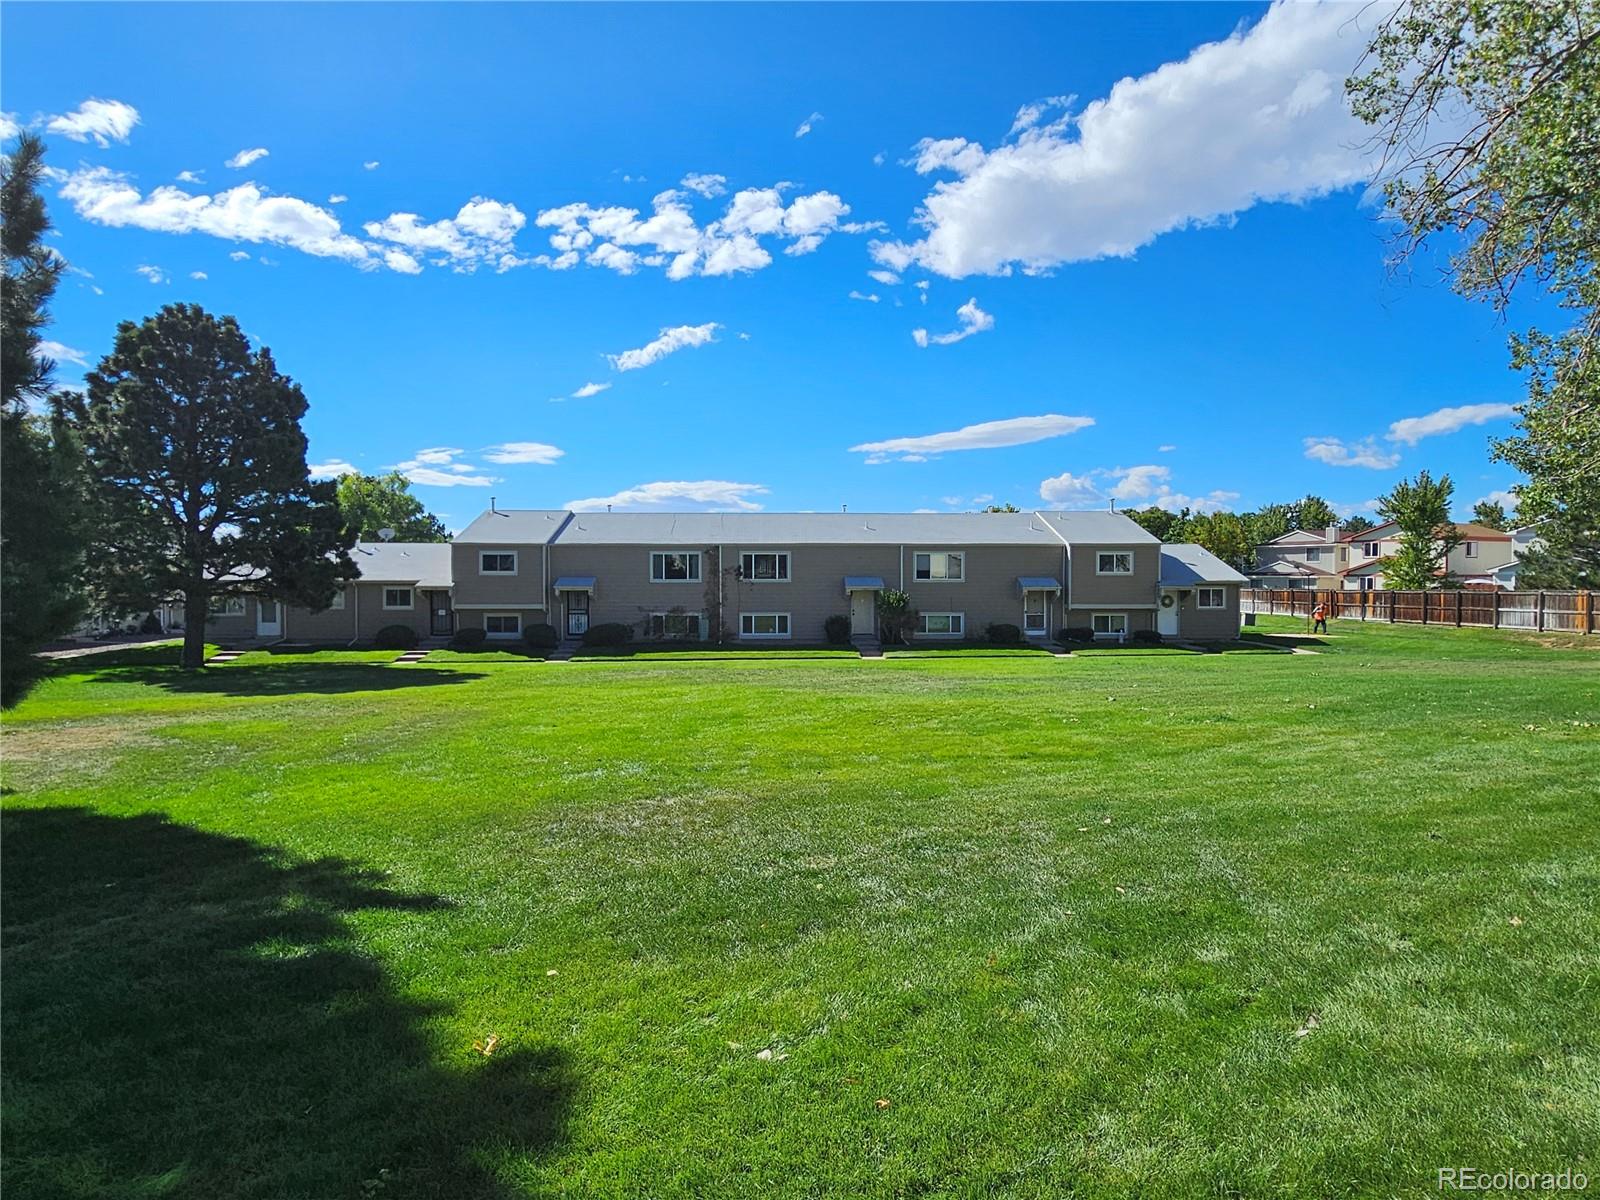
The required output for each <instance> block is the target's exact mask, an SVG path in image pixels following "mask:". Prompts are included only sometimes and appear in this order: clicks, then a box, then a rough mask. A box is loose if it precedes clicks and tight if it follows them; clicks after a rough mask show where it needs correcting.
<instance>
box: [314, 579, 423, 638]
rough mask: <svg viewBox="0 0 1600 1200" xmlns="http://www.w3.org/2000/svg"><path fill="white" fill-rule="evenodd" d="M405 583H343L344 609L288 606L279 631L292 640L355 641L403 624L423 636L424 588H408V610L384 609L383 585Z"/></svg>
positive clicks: (392, 585)
mask: <svg viewBox="0 0 1600 1200" xmlns="http://www.w3.org/2000/svg"><path fill="white" fill-rule="evenodd" d="M395 586H407V585H397V584H382V583H352V584H346V585H345V596H344V608H342V609H337V608H329V609H324V610H323V611H322V612H312V611H311V610H310V609H306V608H290V609H288V610H287V614H286V617H285V622H284V627H283V633H284V636H285V637H286V638H288V639H289V640H290V641H294V642H341V643H342V642H349V641H351V640H352V639H353V640H355V641H359V642H368V641H371V640H372V637H373V635H374V634H376V633H377V632H378V630H380V629H382V628H384V626H386V625H405V626H407V627H408V628H411V629H414V630H416V632H417V634H418V635H419V636H421V637H427V636H428V631H429V628H430V625H429V618H428V604H429V600H430V599H431V597H430V595H429V592H430V590H437V589H428V588H419V587H413V588H412V589H411V607H410V608H409V609H386V608H384V607H383V592H384V589H385V588H386V587H395Z"/></svg>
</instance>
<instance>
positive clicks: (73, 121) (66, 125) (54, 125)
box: [44, 99, 139, 150]
mask: <svg viewBox="0 0 1600 1200" xmlns="http://www.w3.org/2000/svg"><path fill="white" fill-rule="evenodd" d="M138 123H139V110H138V109H137V108H134V107H133V105H131V104H124V103H123V102H122V101H121V100H96V99H89V100H85V101H84V102H83V103H82V104H80V105H78V107H77V109H76V110H75V111H73V112H69V113H62V114H61V115H60V116H56V117H51V118H50V119H49V120H48V121H46V122H45V124H44V127H45V130H46V132H48V133H59V134H60V135H61V136H62V137H67V138H71V139H72V140H73V141H75V142H87V141H93V142H95V143H96V144H97V145H99V147H100V149H102V150H104V149H106V148H107V147H108V146H110V145H111V143H112V142H126V141H127V140H128V135H129V134H130V133H132V132H133V127H134V126H135V125H137V124H138Z"/></svg>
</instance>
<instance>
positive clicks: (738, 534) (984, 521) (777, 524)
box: [458, 512, 1154, 547]
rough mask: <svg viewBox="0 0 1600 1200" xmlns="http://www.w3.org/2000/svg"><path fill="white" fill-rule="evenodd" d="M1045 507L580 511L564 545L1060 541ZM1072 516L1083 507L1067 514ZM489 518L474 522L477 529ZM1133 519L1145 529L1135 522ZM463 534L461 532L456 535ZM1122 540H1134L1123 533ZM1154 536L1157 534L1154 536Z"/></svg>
mask: <svg viewBox="0 0 1600 1200" xmlns="http://www.w3.org/2000/svg"><path fill="white" fill-rule="evenodd" d="M1046 515H1047V514H1039V513H1028V512H1021V513H849V512H847V513H764V512H763V513H748V512H741V513H650V512H580V513H573V514H572V519H571V520H570V521H568V522H567V524H566V525H565V526H564V527H563V528H562V529H561V532H560V533H559V534H558V535H557V537H556V543H557V544H558V545H616V546H641V545H650V546H667V547H671V546H709V545H730V546H778V547H782V546H799V545H819V544H837V545H848V544H861V543H876V544H884V545H904V546H975V545H1024V546H1025V545H1039V546H1059V545H1060V544H1061V543H1060V541H1059V540H1058V539H1057V537H1056V535H1055V534H1054V533H1052V532H1051V530H1050V527H1049V525H1048V524H1047V523H1046V520H1045V516H1046ZM1063 515H1067V516H1074V515H1077V514H1070V513H1069V514H1063ZM483 520H484V518H482V517H480V518H479V519H478V521H475V522H473V525H472V527H471V528H473V529H475V528H477V526H478V525H479V524H480V523H481V522H482V521H483ZM1122 520H1123V521H1125V522H1126V523H1127V524H1128V525H1129V526H1131V527H1132V528H1133V529H1134V530H1136V531H1137V532H1139V533H1143V530H1140V529H1139V527H1138V526H1137V525H1134V524H1133V522H1131V521H1127V519H1126V518H1122ZM458 540H460V539H458ZM1122 540H1124V541H1133V540H1136V539H1134V538H1132V537H1124V538H1123V539H1122ZM1150 540H1152V541H1153V540H1154V539H1153V538H1152V539H1150Z"/></svg>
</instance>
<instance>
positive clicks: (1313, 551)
mask: <svg viewBox="0 0 1600 1200" xmlns="http://www.w3.org/2000/svg"><path fill="white" fill-rule="evenodd" d="M1321 558H1322V550H1321V549H1320V548H1319V547H1317V546H1312V547H1310V548H1309V549H1307V550H1306V561H1307V562H1318V561H1320V560H1321Z"/></svg>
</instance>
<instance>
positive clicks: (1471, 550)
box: [1461, 542, 1478, 558]
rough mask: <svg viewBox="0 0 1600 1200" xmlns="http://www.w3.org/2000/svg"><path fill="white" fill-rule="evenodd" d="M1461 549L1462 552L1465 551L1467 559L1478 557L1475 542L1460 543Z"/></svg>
mask: <svg viewBox="0 0 1600 1200" xmlns="http://www.w3.org/2000/svg"><path fill="white" fill-rule="evenodd" d="M1461 548H1462V550H1464V551H1466V555H1467V557H1468V558H1477V557H1478V543H1477V542H1462V543H1461Z"/></svg>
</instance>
